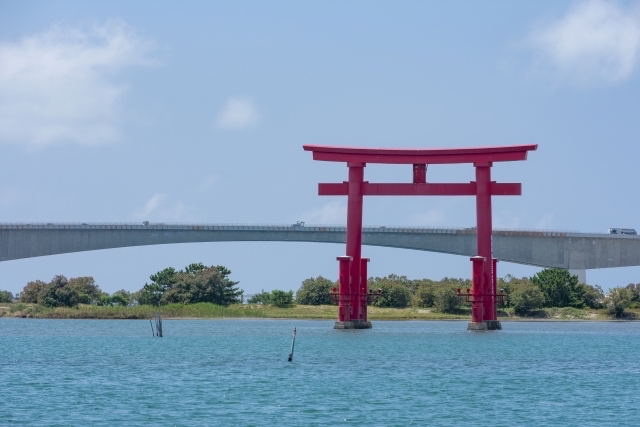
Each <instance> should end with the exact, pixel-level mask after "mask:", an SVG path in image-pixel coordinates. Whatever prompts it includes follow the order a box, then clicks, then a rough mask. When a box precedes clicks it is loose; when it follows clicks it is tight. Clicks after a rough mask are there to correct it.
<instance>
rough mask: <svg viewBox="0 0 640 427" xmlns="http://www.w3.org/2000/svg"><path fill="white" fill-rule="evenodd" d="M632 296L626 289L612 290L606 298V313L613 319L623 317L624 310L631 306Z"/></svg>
mask: <svg viewBox="0 0 640 427" xmlns="http://www.w3.org/2000/svg"><path fill="white" fill-rule="evenodd" d="M632 298H633V294H632V293H631V292H630V291H629V289H627V288H613V289H611V290H610V291H609V294H607V297H606V306H607V312H608V313H609V314H610V315H612V316H614V317H623V316H624V309H625V308H628V307H629V306H630V305H631V299H632Z"/></svg>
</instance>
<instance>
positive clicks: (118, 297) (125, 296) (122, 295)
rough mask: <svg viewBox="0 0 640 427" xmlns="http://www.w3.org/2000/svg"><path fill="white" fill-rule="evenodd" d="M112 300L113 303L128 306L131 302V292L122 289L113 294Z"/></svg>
mask: <svg viewBox="0 0 640 427" xmlns="http://www.w3.org/2000/svg"><path fill="white" fill-rule="evenodd" d="M111 301H112V304H113V305H120V306H122V307H126V306H128V305H129V304H130V303H131V292H128V291H126V290H124V289H120V290H119V291H116V292H114V293H113V294H111Z"/></svg>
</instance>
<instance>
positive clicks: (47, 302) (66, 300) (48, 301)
mask: <svg viewBox="0 0 640 427" xmlns="http://www.w3.org/2000/svg"><path fill="white" fill-rule="evenodd" d="M38 303H39V304H41V305H44V306H46V307H74V306H76V305H78V304H79V303H80V294H79V293H78V291H77V290H76V289H75V288H72V287H70V286H69V281H68V280H67V278H66V277H64V276H62V275H58V276H55V277H54V278H53V280H51V282H49V284H48V285H47V286H46V287H45V289H44V291H43V292H42V293H41V294H40V298H39V299H38Z"/></svg>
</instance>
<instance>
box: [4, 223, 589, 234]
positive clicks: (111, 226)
mask: <svg viewBox="0 0 640 427" xmlns="http://www.w3.org/2000/svg"><path fill="white" fill-rule="evenodd" d="M16 229H18V230H19V229H30V230H31V229H50V230H51V229H53V230H65V229H76V230H77V229H81V230H82V229H87V230H95V229H98V230H191V231H193V230H195V231H198V230H203V231H300V232H305V231H307V232H323V231H326V232H344V231H345V226H344V225H332V224H309V225H307V224H302V223H295V224H216V223H179V222H143V223H140V222H83V223H77V222H57V223H54V222H13V223H0V230H16ZM363 232H365V233H436V234H475V233H476V230H475V227H428V226H427V227H425V226H406V225H400V226H389V225H379V226H377V225H369V226H364V227H363ZM493 232H494V234H502V235H529V236H566V235H567V234H579V232H578V231H574V230H526V229H494V230H493Z"/></svg>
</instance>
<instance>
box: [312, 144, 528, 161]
mask: <svg viewBox="0 0 640 427" xmlns="http://www.w3.org/2000/svg"><path fill="white" fill-rule="evenodd" d="M537 147H538V146H537V145H507V146H501V147H469V148H418V149H416V148H359V147H330V146H326V145H303V148H304V149H305V151H312V152H313V160H323V161H328V162H362V163H385V164H427V165H435V164H451V163H485V162H509V161H517V160H526V159H527V152H529V151H533V150H535V149H536V148H537Z"/></svg>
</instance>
